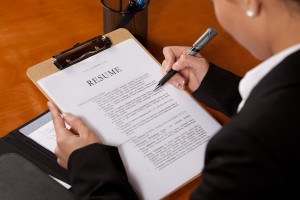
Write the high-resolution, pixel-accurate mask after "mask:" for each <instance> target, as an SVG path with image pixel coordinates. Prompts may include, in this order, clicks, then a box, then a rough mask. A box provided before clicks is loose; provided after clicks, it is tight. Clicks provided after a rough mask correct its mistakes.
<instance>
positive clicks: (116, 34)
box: [27, 28, 156, 99]
mask: <svg viewBox="0 0 300 200" xmlns="http://www.w3.org/2000/svg"><path fill="white" fill-rule="evenodd" d="M97 37H107V38H108V39H109V40H110V42H111V46H114V45H117V44H119V43H121V42H123V41H125V40H127V39H134V40H135V41H136V42H137V43H138V44H139V45H141V47H143V48H144V50H145V51H146V52H147V53H148V54H149V55H151V54H150V53H149V52H148V51H147V49H146V48H145V47H144V46H143V45H142V44H141V43H140V42H139V41H138V40H137V39H136V38H135V37H134V36H133V35H132V34H131V33H130V32H129V31H128V30H126V29H124V28H119V29H117V30H115V31H112V32H110V33H108V34H106V35H103V36H97ZM94 39H96V37H95V38H94ZM92 40H93V39H90V40H88V41H85V42H83V43H81V44H77V45H74V47H71V48H70V49H69V51H70V52H71V51H72V50H74V48H76V46H79V45H83V46H84V44H86V43H88V42H91V41H92ZM107 48H109V47H107ZM105 49H106V48H104V49H102V50H103V51H104V50H105ZM87 50H88V51H87V52H84V53H83V54H85V53H88V52H90V49H87ZM67 51H68V50H65V51H63V52H61V53H66V52H67ZM100 52H101V51H99V53H100ZM71 53H74V54H76V51H74V52H71ZM83 54H79V55H78V58H80V56H82V55H83ZM57 55H59V54H57ZM57 55H55V56H53V57H52V58H49V59H47V60H45V61H43V62H41V63H38V64H36V65H34V66H32V67H30V68H28V69H27V76H28V77H29V78H30V80H31V81H32V82H33V83H34V84H35V85H36V86H37V87H38V88H39V89H40V87H39V85H38V84H37V81H38V80H40V79H42V78H44V77H46V76H49V75H51V74H53V73H55V72H58V71H59V70H63V69H60V68H59V67H57V66H56V65H55V62H56V59H55V57H57ZM151 57H152V58H154V57H153V56H152V55H151ZM85 58H87V57H85ZM85 58H84V59H85ZM155 60H156V59H155ZM74 63H75V62H74ZM40 91H41V92H43V91H42V90H41V89H40ZM43 93H44V92H43ZM44 95H45V96H47V95H46V94H45V93H44ZM48 99H49V98H48Z"/></svg>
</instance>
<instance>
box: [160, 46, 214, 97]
mask: <svg viewBox="0 0 300 200" xmlns="http://www.w3.org/2000/svg"><path fill="white" fill-rule="evenodd" d="M189 50H190V47H182V46H168V47H165V48H164V49H163V54H164V56H165V60H164V61H163V62H162V70H163V74H164V75H165V74H166V73H168V71H170V70H171V69H173V70H175V71H177V73H176V74H175V75H174V76H173V77H172V78H171V79H170V80H169V81H168V82H169V83H170V84H172V85H174V86H175V87H176V88H178V89H181V90H184V89H185V87H186V86H187V87H188V88H189V89H190V90H191V91H192V92H194V91H195V90H196V89H198V87H199V86H200V84H201V82H202V80H203V78H204V77H205V75H206V73H207V71H208V67H209V63H208V61H207V60H206V59H205V58H203V57H202V56H201V55H200V54H199V53H198V54H197V55H196V56H189V55H187V53H188V51H189Z"/></svg>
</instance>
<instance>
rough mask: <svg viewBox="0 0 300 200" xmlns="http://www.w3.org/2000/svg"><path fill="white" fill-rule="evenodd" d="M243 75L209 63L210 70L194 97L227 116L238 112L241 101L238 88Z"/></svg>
mask: <svg viewBox="0 0 300 200" xmlns="http://www.w3.org/2000/svg"><path fill="white" fill-rule="evenodd" d="M240 80H241V77H239V76H236V75H235V74H233V73H231V72H229V71H226V70H224V69H222V68H220V67H217V66H216V65H215V64H213V63H209V70H208V72H207V74H206V76H205V77H204V79H203V81H202V82H201V84H200V86H199V88H198V89H197V90H196V91H194V92H193V97H194V98H196V99H198V100H199V101H201V102H203V103H204V104H206V105H207V106H209V107H211V108H213V109H215V110H218V111H221V112H222V113H224V114H226V115H227V116H232V115H234V114H235V113H236V110H237V107H238V105H239V103H240V102H241V96H240V93H239V90H238V87H239V82H240Z"/></svg>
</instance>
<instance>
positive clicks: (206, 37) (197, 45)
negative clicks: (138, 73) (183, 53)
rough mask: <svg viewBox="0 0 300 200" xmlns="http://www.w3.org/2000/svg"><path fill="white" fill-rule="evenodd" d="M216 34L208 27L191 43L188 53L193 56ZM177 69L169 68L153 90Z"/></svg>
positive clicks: (160, 85) (161, 84)
mask: <svg viewBox="0 0 300 200" xmlns="http://www.w3.org/2000/svg"><path fill="white" fill-rule="evenodd" d="M216 35H217V31H216V30H215V29H214V28H209V29H207V31H206V32H205V33H204V34H203V35H202V36H201V37H200V38H199V39H198V40H197V41H196V42H195V43H194V44H193V46H192V48H191V49H190V50H189V51H188V53H187V54H188V55H190V56H195V55H196V54H197V53H198V52H199V51H200V50H201V49H202V48H203V47H204V46H205V45H206V44H207V43H208V42H209V41H210V40H211V39H212V38H213V37H215V36H216ZM176 73H177V71H175V70H173V69H171V70H170V71H169V72H168V73H167V74H166V75H165V76H164V77H163V78H162V79H161V80H160V81H159V82H158V84H157V86H156V87H155V88H154V90H153V91H155V90H157V89H158V88H160V87H162V86H163V85H164V84H165V83H166V82H168V80H170V78H172V77H173V76H174V75H175V74H176Z"/></svg>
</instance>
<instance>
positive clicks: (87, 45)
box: [53, 36, 112, 70]
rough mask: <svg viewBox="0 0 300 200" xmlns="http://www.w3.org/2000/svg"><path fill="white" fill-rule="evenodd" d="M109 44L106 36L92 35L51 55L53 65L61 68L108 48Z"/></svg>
mask: <svg viewBox="0 0 300 200" xmlns="http://www.w3.org/2000/svg"><path fill="white" fill-rule="evenodd" d="M111 45H112V43H111V41H110V39H109V38H108V37H107V36H97V37H94V38H92V39H90V40H88V41H86V42H84V43H81V44H76V45H75V46H74V47H72V48H70V49H67V50H65V51H63V52H61V53H59V54H57V55H55V56H53V58H54V60H55V61H54V65H55V66H56V67H57V68H58V69H60V70H63V69H65V68H67V67H69V66H71V65H73V64H75V63H78V62H80V61H82V60H84V59H86V58H88V57H90V56H93V55H95V54H97V53H99V52H101V51H103V50H105V49H108V48H109V47H111Z"/></svg>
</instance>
